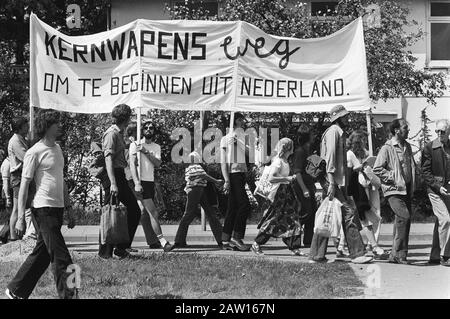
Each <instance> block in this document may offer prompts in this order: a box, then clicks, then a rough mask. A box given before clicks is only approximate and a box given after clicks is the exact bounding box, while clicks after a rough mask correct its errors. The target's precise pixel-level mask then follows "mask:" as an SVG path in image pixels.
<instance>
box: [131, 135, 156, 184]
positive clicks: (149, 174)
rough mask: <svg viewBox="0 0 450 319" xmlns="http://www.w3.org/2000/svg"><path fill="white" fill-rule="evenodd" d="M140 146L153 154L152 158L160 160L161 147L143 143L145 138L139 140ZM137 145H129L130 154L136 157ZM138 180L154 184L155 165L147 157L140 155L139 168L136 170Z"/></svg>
mask: <svg viewBox="0 0 450 319" xmlns="http://www.w3.org/2000/svg"><path fill="white" fill-rule="evenodd" d="M141 143H142V146H143V147H144V148H145V149H146V150H147V151H149V152H153V156H155V157H156V158H157V159H159V160H161V146H159V145H158V144H156V143H154V142H152V143H150V144H147V143H145V138H144V139H142V140H141ZM136 147H137V144H136V143H131V144H130V154H131V155H136V154H137V150H136ZM138 172H139V174H140V175H139V178H140V180H141V181H147V182H154V181H155V165H153V163H152V162H151V161H150V159H149V158H148V157H147V155H145V154H142V156H141V168H140V169H138Z"/></svg>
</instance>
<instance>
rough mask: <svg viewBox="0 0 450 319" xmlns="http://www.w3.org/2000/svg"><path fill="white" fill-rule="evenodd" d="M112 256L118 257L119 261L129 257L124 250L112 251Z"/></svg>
mask: <svg viewBox="0 0 450 319" xmlns="http://www.w3.org/2000/svg"><path fill="white" fill-rule="evenodd" d="M114 255H116V256H117V257H119V259H124V258H127V257H130V253H129V252H127V251H126V250H125V249H117V248H116V249H114Z"/></svg>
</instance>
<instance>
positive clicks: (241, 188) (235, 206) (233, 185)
mask: <svg viewBox="0 0 450 319" xmlns="http://www.w3.org/2000/svg"><path fill="white" fill-rule="evenodd" d="M245 183H246V178H245V173H231V174H230V193H229V194H228V208H227V214H226V216H225V221H224V224H223V233H222V240H223V241H229V240H230V239H231V237H233V238H234V239H243V238H244V236H245V228H246V226H247V217H248V215H249V214H250V208H251V207H250V201H249V199H248V196H247V191H246V190H245Z"/></svg>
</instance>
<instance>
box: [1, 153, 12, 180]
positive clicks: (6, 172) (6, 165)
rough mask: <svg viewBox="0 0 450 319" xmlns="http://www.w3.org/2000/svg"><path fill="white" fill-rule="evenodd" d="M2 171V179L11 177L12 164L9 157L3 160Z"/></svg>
mask: <svg viewBox="0 0 450 319" xmlns="http://www.w3.org/2000/svg"><path fill="white" fill-rule="evenodd" d="M0 171H1V172H2V179H5V178H7V179H9V178H10V177H11V165H10V162H9V158H5V159H4V160H3V163H2V166H1V168H0Z"/></svg>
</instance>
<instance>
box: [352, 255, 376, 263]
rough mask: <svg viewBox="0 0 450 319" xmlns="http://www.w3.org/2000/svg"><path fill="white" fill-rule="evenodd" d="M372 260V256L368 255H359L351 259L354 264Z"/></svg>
mask: <svg viewBox="0 0 450 319" xmlns="http://www.w3.org/2000/svg"><path fill="white" fill-rule="evenodd" d="M372 260H373V258H372V257H368V256H360V257H356V258H353V259H352V263H354V264H367V263H370V262H371V261H372Z"/></svg>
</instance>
